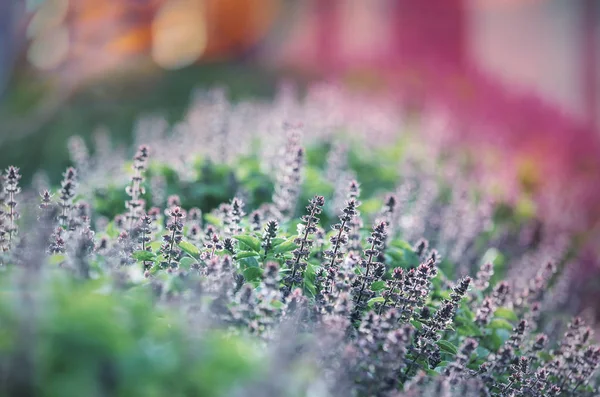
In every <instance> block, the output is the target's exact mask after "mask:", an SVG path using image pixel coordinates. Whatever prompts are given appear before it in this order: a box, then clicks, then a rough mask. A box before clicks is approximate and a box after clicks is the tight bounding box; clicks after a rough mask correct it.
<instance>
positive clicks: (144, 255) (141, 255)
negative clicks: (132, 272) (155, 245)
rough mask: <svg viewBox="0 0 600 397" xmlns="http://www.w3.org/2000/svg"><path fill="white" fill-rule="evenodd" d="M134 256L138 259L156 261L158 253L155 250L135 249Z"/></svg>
mask: <svg viewBox="0 0 600 397" xmlns="http://www.w3.org/2000/svg"><path fill="white" fill-rule="evenodd" d="M132 256H133V257H134V258H135V259H136V260H138V261H154V260H155V259H156V254H155V253H154V252H150V251H145V250H139V251H135V252H134V253H133V254H132Z"/></svg>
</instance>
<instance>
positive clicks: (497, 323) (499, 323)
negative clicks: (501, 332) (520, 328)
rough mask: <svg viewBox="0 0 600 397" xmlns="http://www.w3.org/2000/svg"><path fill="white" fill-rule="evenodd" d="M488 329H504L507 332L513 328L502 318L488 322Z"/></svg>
mask: <svg viewBox="0 0 600 397" xmlns="http://www.w3.org/2000/svg"><path fill="white" fill-rule="evenodd" d="M488 328H490V329H505V330H507V331H512V330H513V328H514V326H513V325H512V324H511V323H509V322H508V321H506V320H505V319H503V318H495V319H493V320H492V321H490V324H489V325H488Z"/></svg>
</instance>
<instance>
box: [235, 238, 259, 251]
mask: <svg viewBox="0 0 600 397" xmlns="http://www.w3.org/2000/svg"><path fill="white" fill-rule="evenodd" d="M233 238H234V239H236V240H237V241H241V242H242V243H244V244H246V245H247V246H248V248H250V249H251V250H252V251H254V252H260V241H259V240H258V239H257V238H255V237H252V236H249V235H247V234H240V235H239V236H233Z"/></svg>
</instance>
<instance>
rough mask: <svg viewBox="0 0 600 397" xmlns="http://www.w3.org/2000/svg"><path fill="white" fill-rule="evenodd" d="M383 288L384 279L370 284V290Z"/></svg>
mask: <svg viewBox="0 0 600 397" xmlns="http://www.w3.org/2000/svg"><path fill="white" fill-rule="evenodd" d="M384 288H385V281H381V280H380V281H375V282H374V283H373V284H371V291H375V292H377V291H381V290H382V289H384Z"/></svg>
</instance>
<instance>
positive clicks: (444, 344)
mask: <svg viewBox="0 0 600 397" xmlns="http://www.w3.org/2000/svg"><path fill="white" fill-rule="evenodd" d="M437 345H438V346H439V347H440V349H441V350H442V351H444V352H446V353H450V354H452V355H455V354H456V353H458V348H457V347H456V346H454V345H453V344H452V343H450V342H448V341H447V340H444V339H442V340H439V341H438V342H437Z"/></svg>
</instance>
